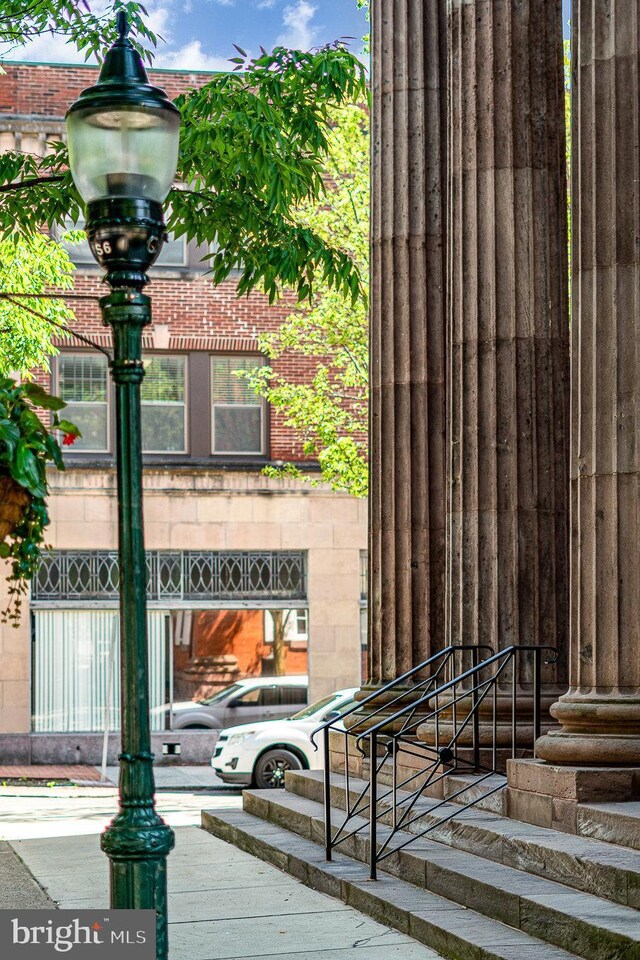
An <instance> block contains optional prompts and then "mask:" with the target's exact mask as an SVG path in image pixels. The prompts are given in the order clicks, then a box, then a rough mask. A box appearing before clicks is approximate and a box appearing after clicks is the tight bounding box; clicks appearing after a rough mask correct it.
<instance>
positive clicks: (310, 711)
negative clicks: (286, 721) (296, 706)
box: [290, 693, 341, 720]
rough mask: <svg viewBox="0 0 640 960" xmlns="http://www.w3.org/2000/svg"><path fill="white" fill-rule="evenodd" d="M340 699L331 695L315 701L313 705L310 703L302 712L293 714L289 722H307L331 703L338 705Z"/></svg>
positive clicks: (333, 694)
mask: <svg viewBox="0 0 640 960" xmlns="http://www.w3.org/2000/svg"><path fill="white" fill-rule="evenodd" d="M340 702H341V701H340V697H339V696H338V695H337V694H335V693H332V694H330V696H328V697H323V698H322V700H316V702H315V703H312V704H311V705H310V706H309V707H305V708H304V710H299V711H298V713H294V714H293V716H292V717H290V719H291V720H307V719H308V718H309V717H312V716H313V715H314V713H321V712H322V711H323V710H326V709H327V708H328V707H330V706H331V704H333V703H336V704H337V703H340Z"/></svg>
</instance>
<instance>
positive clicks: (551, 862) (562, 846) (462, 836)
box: [287, 770, 640, 909]
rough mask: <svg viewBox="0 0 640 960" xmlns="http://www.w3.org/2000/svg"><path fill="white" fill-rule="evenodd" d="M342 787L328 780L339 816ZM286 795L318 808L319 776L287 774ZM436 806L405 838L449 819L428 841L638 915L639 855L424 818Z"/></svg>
mask: <svg viewBox="0 0 640 960" xmlns="http://www.w3.org/2000/svg"><path fill="white" fill-rule="evenodd" d="M345 784H346V780H345V778H344V777H343V776H340V775H338V774H332V791H331V796H332V804H333V806H334V807H335V808H337V810H341V811H344V808H345ZM365 786H366V782H365V781H364V780H359V779H356V778H354V777H350V778H349V788H350V793H351V800H352V802H353V801H354V800H355V798H356V796H357V795H358V794H359V793H360V791H361V790H362V789H363V788H364V787H365ZM287 789H288V790H289V791H292V792H295V793H296V794H298V795H299V796H301V797H305V798H307V799H309V800H314V801H316V802H318V803H321V802H322V799H323V774H322V771H320V770H313V771H310V770H304V771H291V772H288V773H287ZM381 793H382V791H381ZM437 803H438V801H437V800H433V799H430V798H423V799H421V800H420V801H419V803H418V804H417V805H416V812H419V813H420V814H421V819H420V821H419V822H418V823H417V824H415V825H413V826H412V827H411V828H410V830H411V832H415V833H419V832H420V831H421V830H424V828H425V826H428V825H430V824H434V823H435V824H437V823H438V821H440V820H441V819H442V818H443V817H446V816H449V815H450V816H451V819H450V820H449V821H448V822H447V823H442V824H440V825H439V826H436V828H435V829H434V830H433V831H432V832H431V833H430V834H429V838H430V839H431V840H436V841H438V842H439V843H442V844H446V845H447V846H449V847H452V848H454V849H457V850H463V851H466V852H467V853H473V854H476V855H477V856H480V857H483V858H484V859H485V860H491V861H493V862H495V863H502V864H505V865H507V866H510V867H515V868H516V869H517V870H521V871H524V872H526V873H530V874H534V875H536V876H540V877H545V878H546V879H548V880H554V881H556V882H558V883H562V884H564V885H565V886H568V887H572V888H574V889H575V890H579V891H583V892H585V893H593V894H596V895H597V896H598V897H602V898H604V899H606V900H611V901H613V902H614V903H618V904H622V905H624V906H629V907H633V908H634V909H640V852H638V851H636V850H631V849H626V848H624V847H620V846H616V845H615V844H612V843H605V842H603V841H601V840H599V839H591V838H589V837H586V836H574V835H573V834H568V833H561V832H559V831H557V830H550V829H548V828H546V827H534V826H531V824H528V823H521V822H520V821H519V820H510V819H509V818H508V817H503V816H500V815H499V814H492V813H490V812H487V811H483V810H478V809H476V808H471V809H469V810H465V811H460V810H459V808H457V807H456V805H455V804H451V803H450V804H446V805H444V806H440V807H438V809H437V810H434V811H433V813H430V811H431V810H432V809H433V808H434V806H435V804H437ZM384 805H385V801H382V802H381V803H380V805H379V808H378V809H379V810H381V809H382V808H383V806H384ZM387 805H388V806H390V803H388V802H387ZM595 806H601V807H611V806H616V807H617V806H627V805H625V804H600V805H593V807H594V808H595ZM628 806H634V805H633V804H629V805H628ZM337 815H338V814H337ZM603 815H604V814H603ZM594 824H595V821H594ZM595 830H596V827H595V825H594V832H595Z"/></svg>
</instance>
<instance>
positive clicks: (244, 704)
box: [160, 676, 309, 730]
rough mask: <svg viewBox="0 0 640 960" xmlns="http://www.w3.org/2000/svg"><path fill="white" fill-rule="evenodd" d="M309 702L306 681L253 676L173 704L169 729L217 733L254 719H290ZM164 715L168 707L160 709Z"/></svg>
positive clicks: (306, 679) (298, 678)
mask: <svg viewBox="0 0 640 960" xmlns="http://www.w3.org/2000/svg"><path fill="white" fill-rule="evenodd" d="M308 702H309V678H308V677H306V676H300V677H253V678H248V679H247V680H238V681H236V683H232V684H231V685H230V686H228V687H225V689H224V690H219V691H218V693H214V695H213V696H212V697H207V698H206V699H205V700H187V701H185V702H183V703H174V704H173V709H172V710H171V729H172V730H203V729H208V730H220V729H224V728H225V727H230V726H233V725H235V724H238V723H253V721H254V720H276V719H278V718H279V717H290V716H291V714H292V713H295V712H296V711H297V710H300V709H301V708H302V707H304V706H305V704H307V703H308ZM160 709H161V710H162V711H163V712H165V713H168V712H169V709H170V708H169V707H168V706H167V707H162V708H160Z"/></svg>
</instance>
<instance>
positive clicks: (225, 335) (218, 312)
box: [0, 62, 315, 460]
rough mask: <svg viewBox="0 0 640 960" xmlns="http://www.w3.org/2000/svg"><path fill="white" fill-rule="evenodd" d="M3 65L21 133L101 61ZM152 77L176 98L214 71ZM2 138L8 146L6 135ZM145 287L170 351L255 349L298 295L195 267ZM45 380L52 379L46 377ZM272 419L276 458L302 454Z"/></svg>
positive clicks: (85, 289) (1, 103) (81, 311)
mask: <svg viewBox="0 0 640 960" xmlns="http://www.w3.org/2000/svg"><path fill="white" fill-rule="evenodd" d="M3 66H4V68H5V71H6V73H5V74H4V75H0V124H1V125H2V126H3V128H4V129H5V130H6V129H7V123H9V124H10V125H11V126H13V124H14V123H15V129H16V130H18V131H19V130H20V125H21V123H24V122H25V118H30V119H31V120H33V121H36V120H38V118H44V117H46V118H48V119H51V118H53V119H54V120H56V121H59V122H62V119H63V117H64V114H65V112H66V110H67V108H68V106H69V105H70V104H71V103H72V102H73V101H74V100H75V99H76V97H77V96H78V94H79V93H80V92H81V91H82V90H83V89H84V88H85V87H87V86H90V85H91V84H92V83H94V82H95V80H96V78H97V70H96V68H95V67H86V66H57V65H51V64H26V63H18V64H12V63H8V62H6V63H5V64H4V65H3ZM149 76H150V80H151V82H152V83H155V84H157V85H158V86H160V87H162V88H163V89H165V90H166V91H167V93H168V94H169V96H171V97H175V96H177V94H178V93H180V92H182V91H184V90H187V89H188V88H190V87H193V86H197V85H201V84H203V83H205V82H206V81H207V79H208V78H209V77H210V76H211V74H207V73H189V72H186V71H174V70H160V71H150V73H149ZM13 117H15V118H16V119H15V121H12V118H13ZM18 118H19V119H18ZM52 125H55V124H52ZM0 136H1V135H0ZM3 142H4V144H5V146H6V145H7V141H6V140H5V141H3ZM75 292H76V293H79V294H83V295H86V294H89V295H93V296H95V297H96V298H97V297H98V296H103V295H104V293H105V288H104V285H103V284H102V282H101V278H100V274H99V273H97V272H96V271H95V270H87V269H83V268H79V270H78V273H77V277H76V290H75ZM147 292H149V293H150V295H151V296H152V298H153V327H152V328H151V330H150V331H149V332H147V334H146V336H145V341H144V346H145V349H153V347H154V336H153V328H154V327H157V326H158V325H168V327H169V349H171V350H197V349H203V350H208V351H215V350H220V351H228V352H232V351H234V350H238V351H243V352H248V351H249V352H250V351H252V350H256V349H257V336H258V334H259V333H260V332H262V331H269V330H275V329H276V328H277V327H278V325H279V324H280V323H281V322H282V320H283V319H284V318H285V317H286V316H287V315H288V314H289V313H290V312H291V309H292V308H293V306H294V304H295V297H293V296H292V295H288V296H285V297H284V298H283V299H282V300H281V301H280V302H279V303H277V304H274V305H271V306H270V305H269V303H268V301H267V298H266V297H264V296H263V295H262V294H261V293H257V292H255V293H252V294H250V295H249V296H248V297H243V298H241V299H238V298H237V297H236V293H235V282H234V281H233V280H231V279H230V280H228V281H226V282H225V283H223V284H221V285H220V286H219V287H217V288H214V287H213V286H212V284H211V283H210V281H209V280H207V279H206V277H204V276H202V275H201V274H197V273H189V274H187V275H185V277H184V278H182V277H178V278H176V277H175V272H174V275H173V276H172V277H163V275H162V273H161V272H159V271H158V272H156V275H155V276H154V278H153V280H152V282H151V283H150V285H149V287H148V288H147ZM72 305H73V307H74V310H75V313H76V317H77V321H78V322H77V329H78V330H79V331H80V332H82V333H84V334H86V335H89V336H91V337H92V338H93V339H96V340H97V341H98V342H99V343H102V344H103V345H104V344H106V343H108V342H109V334H108V333H107V332H106V331H105V329H104V327H103V326H102V324H101V321H100V314H99V310H98V305H97V303H96V302H83V301H73V302H72ZM63 342H64V341H61V343H63ZM67 343H68V341H67ZM314 366H315V365H314V363H313V361H312V360H308V359H306V358H304V357H300V356H295V355H288V356H285V357H283V358H281V360H279V361H277V362H276V363H275V364H274V368H275V369H276V371H277V372H281V373H282V374H283V375H285V376H287V377H290V378H292V379H296V380H302V381H303V382H308V381H309V380H310V379H311V377H312V375H313V370H314ZM42 379H43V380H44V381H46V380H47V377H45V376H43V377H42ZM270 425H271V434H270V450H269V453H270V456H271V457H272V459H274V460H280V459H282V460H288V459H294V460H301V459H303V453H302V447H301V443H300V439H299V437H298V436H297V435H296V434H295V433H294V432H293V431H292V430H291V429H289V428H288V427H286V426H285V424H284V419H283V417H282V416H281V415H279V414H277V413H275V412H273V413H272V416H271V419H270Z"/></svg>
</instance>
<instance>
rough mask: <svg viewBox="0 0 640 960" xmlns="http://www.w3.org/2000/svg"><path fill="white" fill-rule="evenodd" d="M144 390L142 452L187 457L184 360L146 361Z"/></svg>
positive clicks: (158, 358)
mask: <svg viewBox="0 0 640 960" xmlns="http://www.w3.org/2000/svg"><path fill="white" fill-rule="evenodd" d="M144 367H145V376H144V380H143V381H142V386H141V400H142V449H143V451H144V452H145V453H185V452H186V449H187V431H186V370H185V358H184V357H183V356H182V357H181V356H173V357H171V356H162V355H157V356H151V357H145V358H144Z"/></svg>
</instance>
